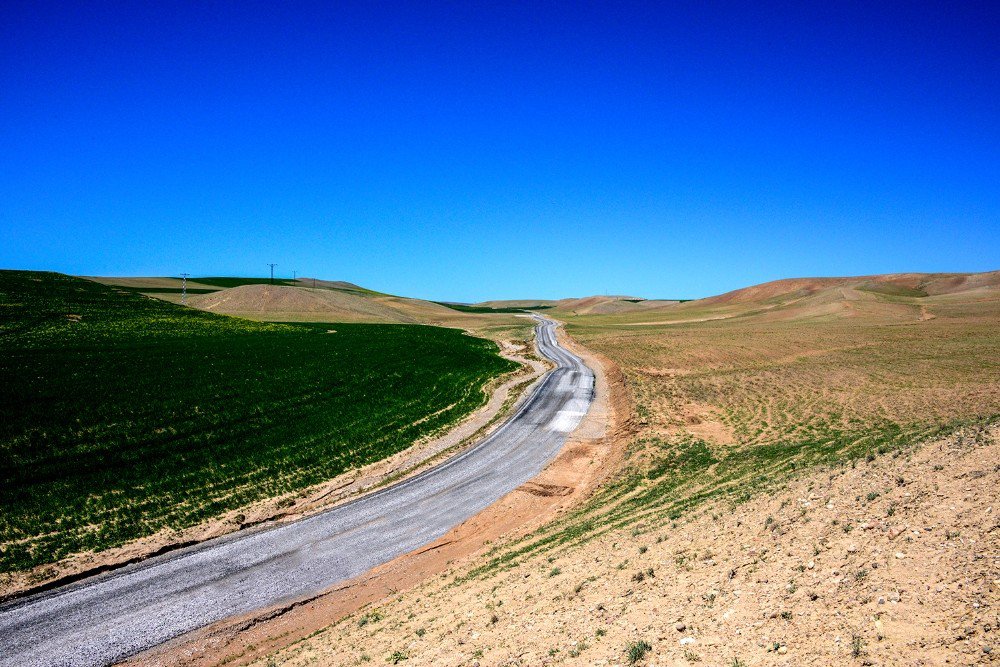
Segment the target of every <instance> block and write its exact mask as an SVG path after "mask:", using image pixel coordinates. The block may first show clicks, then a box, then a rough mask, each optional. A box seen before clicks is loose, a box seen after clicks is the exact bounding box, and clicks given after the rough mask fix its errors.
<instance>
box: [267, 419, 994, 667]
mask: <svg viewBox="0 0 1000 667" xmlns="http://www.w3.org/2000/svg"><path fill="white" fill-rule="evenodd" d="M997 461H1000V427H997V426H993V427H987V428H981V427H974V428H967V429H964V430H962V431H959V432H957V433H955V434H953V435H951V436H949V437H946V438H942V439H939V440H935V441H932V442H928V443H927V444H924V445H920V446H918V447H916V448H915V449H909V450H900V451H898V452H896V453H895V454H885V455H882V456H878V457H875V458H873V459H872V460H870V461H866V460H864V459H861V460H858V461H856V462H855V463H854V464H853V465H849V464H845V465H840V466H835V467H831V468H828V469H816V470H813V471H811V472H809V473H808V474H805V475H802V476H801V477H798V478H797V479H795V480H793V481H791V482H790V483H789V484H788V485H787V486H785V487H784V488H781V489H779V490H778V491H777V492H775V493H773V494H770V495H766V496H759V497H757V498H756V499H754V500H751V501H750V502H747V503H744V504H741V505H736V506H735V507H733V506H731V505H728V504H721V503H720V504H715V505H713V504H709V505H706V506H705V507H703V508H702V509H701V510H700V511H699V512H698V513H696V514H692V515H691V516H686V517H683V518H680V519H678V520H677V521H676V522H674V523H673V524H672V525H671V524H667V525H665V526H662V527H659V528H657V529H656V530H655V531H652V530H647V527H646V526H645V525H644V524H643V523H642V522H640V523H638V524H637V525H635V526H633V527H632V528H631V529H621V530H617V531H614V532H612V533H609V534H606V535H603V536H601V537H600V538H598V539H596V540H594V541H593V542H589V543H587V544H586V546H584V547H575V548H571V549H569V550H563V551H556V552H554V553H553V552H548V553H541V554H538V555H536V556H534V557H532V558H530V559H528V560H525V561H523V562H522V563H521V564H519V565H517V566H516V567H514V568H512V569H509V570H500V571H498V572H496V573H494V574H492V575H489V574H487V575H481V576H476V577H473V578H471V579H466V580H465V581H463V582H462V583H461V584H460V585H458V586H455V585H452V582H453V581H454V580H455V577H456V576H461V575H462V574H464V573H466V572H467V568H466V567H465V566H464V565H463V564H456V565H455V566H453V567H452V568H450V569H449V570H448V572H447V576H444V577H441V578H436V579H434V580H432V581H429V582H427V583H425V584H423V585H421V586H419V587H417V588H416V589H414V590H412V591H408V592H406V593H404V594H402V595H399V596H397V597H394V598H393V599H392V600H391V601H388V602H386V603H384V604H382V605H380V606H378V607H377V609H373V610H370V611H369V612H368V614H367V615H365V616H363V617H361V616H359V617H352V618H349V619H345V620H344V621H343V622H340V623H338V624H336V625H333V626H332V627H330V628H328V629H326V630H324V631H323V632H321V633H318V634H316V635H315V636H312V637H309V638H308V639H306V640H303V641H300V642H298V643H297V644H295V645H294V646H292V647H290V648H288V649H286V650H284V651H281V652H280V653H277V654H275V655H272V656H269V657H267V658H263V659H261V660H259V661H258V662H255V663H253V664H254V665H255V666H256V667H266V666H267V665H272V664H277V665H282V666H284V667H300V666H305V665H330V666H332V665H347V664H358V663H359V662H364V661H368V660H370V661H372V662H373V664H378V663H385V662H386V660H389V661H390V662H392V661H393V660H400V659H401V658H405V659H406V662H405V663H403V664H406V665H435V666H439V665H442V666H450V665H455V666H457V665H477V664H478V665H505V666H514V665H523V666H528V665H556V664H560V665H561V664H565V665H625V664H632V663H635V664H640V665H688V664H703V665H726V666H732V665H754V666H758V665H858V666H861V665H921V666H927V667H931V666H942V667H943V666H944V665H978V664H988V663H989V664H992V663H993V662H994V661H995V660H996V653H995V651H996V650H1000V647H998V646H997V643H998V642H997V637H998V635H997V632H998V630H997V627H998V622H1000V617H998V609H997V604H998V599H1000V598H998V592H1000V578H998V572H1000V570H998V566H1000V524H998V520H997V516H996V512H997V507H996V491H995V489H996V487H997V484H998V482H1000V472H998V471H1000V466H998V465H997V463H996V462H997ZM546 556H547V557H546ZM362 619H363V620H362ZM630 650H631V651H632V657H634V658H635V660H634V661H633V660H630V656H629V652H630Z"/></svg>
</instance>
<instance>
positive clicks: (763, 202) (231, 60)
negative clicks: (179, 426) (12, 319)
mask: <svg viewBox="0 0 1000 667" xmlns="http://www.w3.org/2000/svg"><path fill="white" fill-rule="evenodd" d="M71 4H72V3H61V2H60V3H52V4H46V3H42V2H30V3H22V2H18V1H16V0H15V1H13V2H6V3H4V4H3V8H2V9H0V174H2V177H0V267H4V268H30V269H49V270H56V271H64V272H68V273H75V274H89V275H93V274H97V275H176V274H178V273H180V272H189V273H192V274H195V275H220V274H222V275H264V274H265V273H266V271H267V267H266V266H265V263H267V262H277V264H278V267H277V269H276V270H277V273H278V274H281V275H289V274H290V272H291V271H292V270H296V271H298V273H299V275H300V276H301V275H318V276H319V277H324V278H329V279H341V280H350V281H353V282H356V283H359V284H362V285H365V286H368V287H371V288H374V289H379V290H383V291H388V292H393V293H397V294H406V295H411V296H419V297H426V298H434V299H454V300H466V301H477V300H481V299H487V298H515V297H539V298H542V297H562V296H581V295H585V294H592V293H616V294H634V295H638V296H646V297H697V296H707V295H710V294H714V293H719V292H723V291H726V290H729V289H733V288H737V287H741V286H744V285H748V284H753V283H758V282H762V281H766V280H771V279H775V278H783V277H795V276H815V275H857V274H867V273H884V272H898V271H983V270H991V269H998V268H1000V66H998V63H1000V46H998V44H1000V40H997V38H996V36H997V35H998V34H1000V13H998V10H997V9H996V5H995V3H994V4H991V3H988V2H981V3H980V2H962V3H950V4H944V3H940V4H936V5H934V4H922V3H915V2H907V3H900V4H898V5H896V6H892V5H891V4H888V3H871V2H864V3H801V2H789V3H779V4H771V3H766V2H764V3H732V4H731V5H730V4H727V3H711V2H691V3H685V2H677V3H660V2H649V3H628V2H625V3H545V2H523V3H513V2H512V3H479V2H450V3H433V2H429V3H411V2H406V3H403V2H401V3H392V2H360V3H347V2H323V3H307V2H288V3H268V2H261V3H254V2H232V3H211V2H206V3H190V4H185V3H180V2H176V3H173V2H168V3H106V4H104V3H100V2H95V3H76V4H77V6H76V7H72V6H70V5H71ZM810 4H812V6H810ZM749 5H752V6H749Z"/></svg>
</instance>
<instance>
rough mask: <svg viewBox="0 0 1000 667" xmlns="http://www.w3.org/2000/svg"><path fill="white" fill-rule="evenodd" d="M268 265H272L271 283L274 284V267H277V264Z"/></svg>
mask: <svg viewBox="0 0 1000 667" xmlns="http://www.w3.org/2000/svg"><path fill="white" fill-rule="evenodd" d="M268 266H270V267H271V284H272V285H273V284H274V267H276V266H277V264H268Z"/></svg>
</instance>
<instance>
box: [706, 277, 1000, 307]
mask: <svg viewBox="0 0 1000 667" xmlns="http://www.w3.org/2000/svg"><path fill="white" fill-rule="evenodd" d="M998 287H1000V271H989V272H986V273H891V274H886V275H874V276H857V277H853V278H789V279H785V280H774V281H772V282H768V283H762V284H760V285H754V286H751V287H744V288H742V289H738V290H733V291H732V292H726V293H725V294H720V295H718V296H713V297H709V298H707V299H701V300H700V303H703V304H704V303H749V302H753V301H766V300H768V299H775V298H787V297H807V296H811V295H813V294H816V293H818V292H820V291H822V290H827V289H848V290H854V291H860V292H871V293H875V294H885V295H887V296H904V297H926V296H937V295H940V294H956V293H959V292H968V291H971V290H980V289H996V288H998Z"/></svg>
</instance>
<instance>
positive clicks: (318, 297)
mask: <svg viewBox="0 0 1000 667" xmlns="http://www.w3.org/2000/svg"><path fill="white" fill-rule="evenodd" d="M188 304H189V305H191V306H192V307H194V308H200V309H201V310H208V311H211V312H213V313H222V314H226V315H244V316H260V315H267V316H269V317H268V319H274V318H277V319H288V318H290V319H292V320H295V319H300V317H301V316H302V315H303V314H322V315H324V316H329V317H331V318H334V319H335V320H337V321H345V322H414V321H415V320H414V319H413V318H412V317H408V316H405V315H404V314H403V313H402V312H401V311H399V310H397V309H394V308H391V307H389V306H386V305H384V304H382V303H380V302H378V301H376V300H374V299H369V298H365V297H363V296H359V295H357V294H352V293H349V292H344V291H338V290H330V289H315V290H313V289H307V288H302V287H284V286H281V285H241V286H239V287H232V288H230V289H225V290H220V291H218V292H213V293H211V294H199V295H197V296H192V297H190V298H189V299H188Z"/></svg>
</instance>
